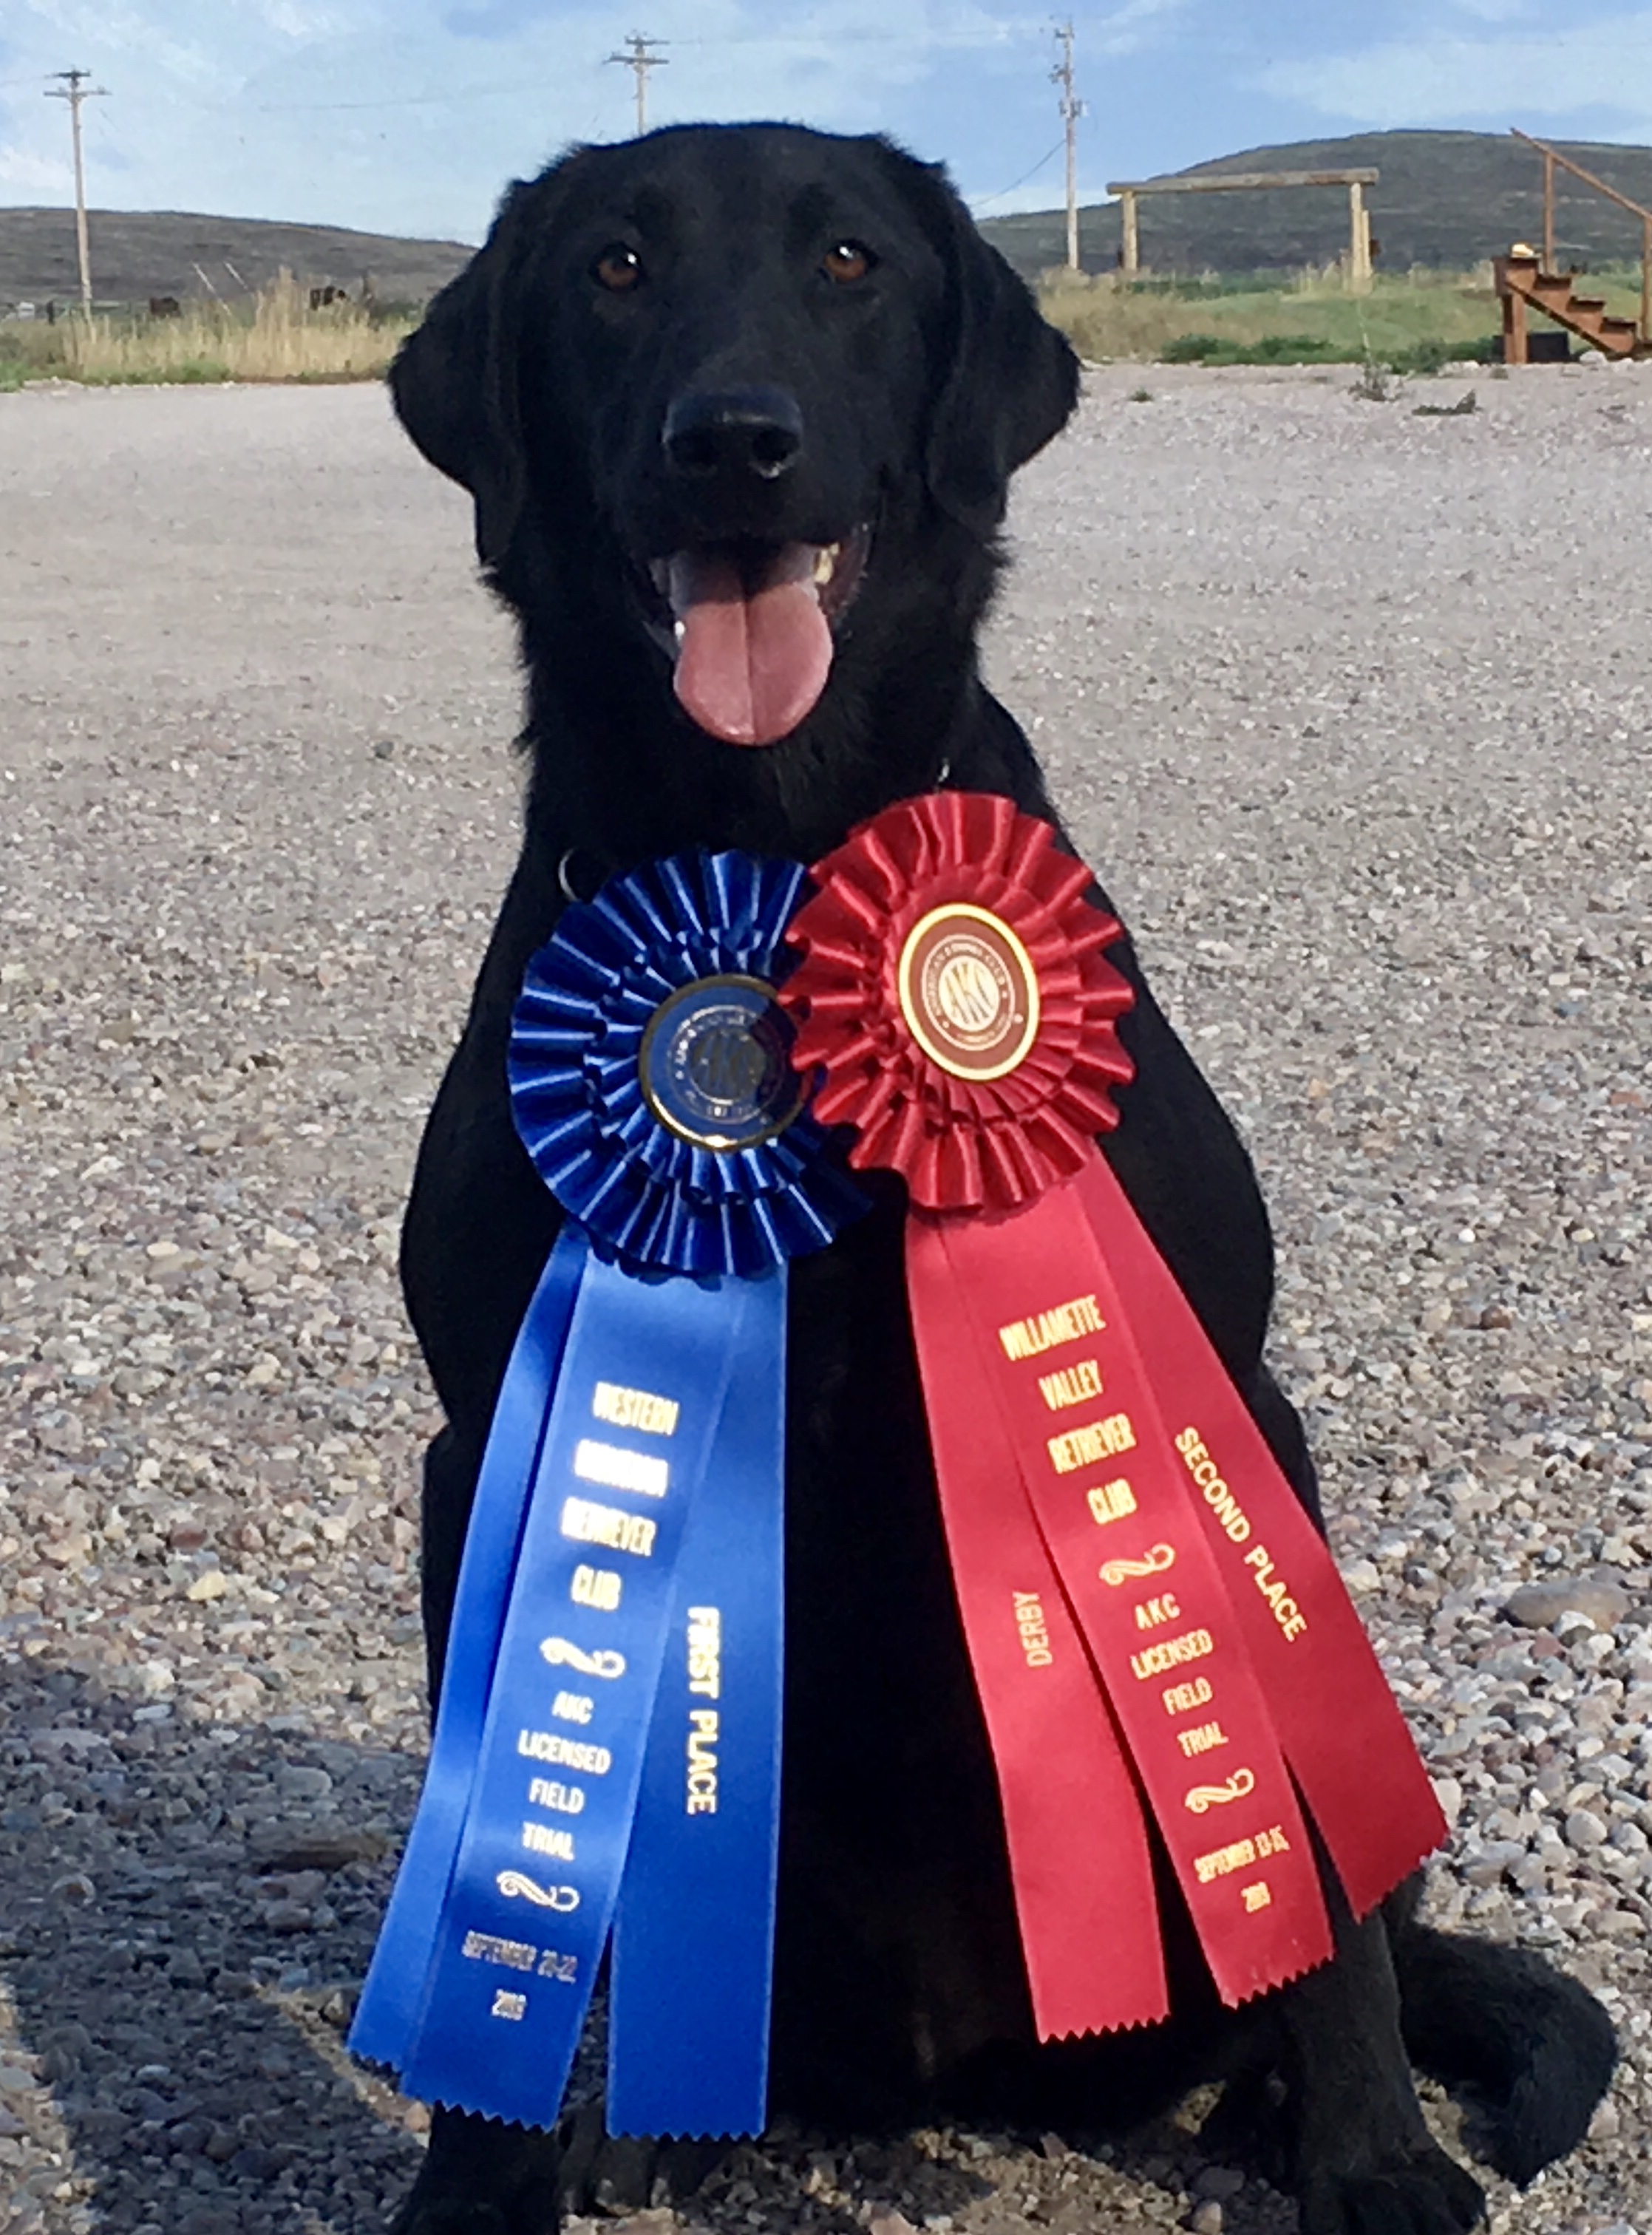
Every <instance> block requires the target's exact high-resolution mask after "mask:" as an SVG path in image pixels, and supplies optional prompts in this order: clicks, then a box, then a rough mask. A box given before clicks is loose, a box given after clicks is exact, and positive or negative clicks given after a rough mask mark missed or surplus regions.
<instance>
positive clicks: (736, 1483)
mask: <svg viewBox="0 0 1652 2235" xmlns="http://www.w3.org/2000/svg"><path fill="white" fill-rule="evenodd" d="M803 882H804V873H803V870H802V869H801V868H798V867H797V866H796V865H795V864H793V863H790V862H764V861H758V860H756V859H754V858H752V857H751V856H749V855H741V854H716V855H679V856H678V857H676V858H674V859H672V860H671V861H668V862H658V863H655V864H652V866H650V867H649V868H645V869H641V870H638V871H635V872H633V873H632V874H630V875H626V876H623V877H620V878H616V879H614V880H613V882H611V883H610V884H608V885H607V886H606V887H605V888H603V890H602V891H601V892H600V894H599V895H597V897H596V899H595V900H594V901H589V902H586V903H581V904H579V905H577V906H575V907H574V908H570V909H569V910H568V911H567V914H565V915H564V917H563V918H562V920H561V924H560V925H559V926H558V928H557V932H556V934H555V936H554V938H553V939H552V941H550V942H549V944H548V945H547V946H546V947H542V948H541V950H540V952H539V953H538V954H536V955H535V956H534V959H533V960H532V962H531V963H530V964H529V966H528V973H527V978H526V981H525V983H524V986H523V988H522V993H521V1000H520V1001H519V1003H518V1005H517V1009H516V1013H515V1020H514V1025H513V1030H512V1035H511V1050H510V1085H511V1095H512V1101H513V1106H514V1109H515V1118H516V1124H517V1130H518V1131H519V1133H520V1134H521V1138H522V1141H523V1144H524V1145H525V1146H526V1148H527V1150H528V1154H529V1156H530V1157H532V1159H533V1162H534V1166H535V1168H536V1170H538V1172H539V1173H540V1176H541V1178H543V1180H544V1181H545V1183H546V1184H547V1187H548V1188H549V1189H550V1190H551V1191H552V1193H553V1194H554V1195H555V1196H556V1197H557V1198H558V1200H559V1201H560V1202H561V1204H562V1205H563V1207H564V1209H566V1210H567V1213H568V1214H569V1216H568V1219H567V1223H566V1224H565V1226H564V1228H563V1230H562V1233H561V1236H560V1237H559V1239H558V1241H557V1243H556V1246H555V1249H554V1250H553V1252H552V1255H551V1257H550V1260H549V1262H548V1263H547V1267H546V1268H545V1272H544V1274H543V1275H542V1276H541V1281H540V1284H539V1287H538V1289H537V1290H536V1292H535V1294H534V1299H533V1301H532V1302H531V1303H530V1305H529V1307H528V1313H527V1315H526V1317H525V1318H524V1320H523V1322H522V1326H521V1331H520V1333H519V1334H518V1337H517V1340H516V1345H515V1350H514V1351H513V1353H512V1356H511V1360H510V1364H509V1367H508V1370H507V1373H506V1377H505V1381H504V1385H503V1387H502V1390H501V1393H500V1397H499V1400H498V1404H497V1406H496V1408H495V1415H494V1420H493V1426H492V1428H491V1431H490V1433H489V1437H488V1447H487V1452H486V1455H485V1457H484V1458H483V1462H482V1471H481V1476H480V1479H479V1482H478V1485H477V1491H476V1498H475V1506H474V1508H473V1511H472V1515H471V1519H470V1524H469V1533H468V1535H467V1537H466V1543H465V1552H464V1560H463V1564H462V1569H461V1573H460V1578H459V1586H458V1593H457V1597H456V1605H455V1611H454V1620H453V1627H452V1632H451V1642H450V1645H449V1654H448V1666H447V1670H446V1674H445V1675H444V1679H443V1690H442V1697H441V1701H440V1705H439V1707H438V1711H437V1716H436V1734H435V1738H434V1740H433V1743H432V1747H431V1755H430V1763H429V1769H428V1771H427V1773H426V1779H425V1788H424V1793H423V1797H422V1799H421V1800H420V1804H419V1810H418V1814H417V1816H416V1819H415V1822H414V1825H413V1829H412V1832H411V1833H410V1837H409V1840H408V1845H407V1849H406V1852H405V1853H404V1855H403V1860H402V1867H401V1871H400V1872H399V1874H398V1876H397V1883H396V1889H395V1891H394V1893H393V1895H392V1897H391V1901H390V1910H389V1912H388V1914H387V1916H386V1918H385V1921H384V1930H383V1931H382V1932H381V1934H380V1937H379V1943H378V1946H377V1950H376V1951H375V1953H374V1957H373V1963H372V1968H371V1970H370V1973H369V1975H368V1979H367V1983H366V1986H365V1988H364V1991H363V1995H362V2000H361V2004H360V2007H359V2009H358V2011H357V2018H356V2023H355V2026H354V2028H353V2029H352V2031H351V2047H352V2048H354V2049H355V2050H356V2052H357V2054H358V2055H362V2056H364V2057H368V2058H370V2059H372V2060H373V2061H376V2062H379V2063H383V2064H387V2065H389V2066H390V2067H391V2068H394V2069H395V2070H396V2071H397V2072H398V2073H399V2074H401V2077H402V2081H403V2086H404V2087H405V2088H407V2089H408V2091H409V2092H410V2094H414V2095H417V2096H422V2097H423V2098H425V2099H426V2100H427V2101H433V2102H441V2103H446V2104H449V2105H452V2106H455V2107H458V2108H462V2109H465V2110H470V2111H478V2112H482V2113H484V2114H487V2115H489V2116H492V2117H497V2118H502V2119H509V2120H516V2121H519V2122H520V2123H521V2124H523V2125H527V2126H535V2127H545V2126H549V2125H551V2124H552V2123H553V2122H554V2120H555V2118H556V2116H557V2114H558V2111H559V2109H560V2107H561V2100H562V2095H563V2092H564V2090H565V2088H566V2086H567V2075H568V2072H569V2069H570V2067H571V2065H572V2062H573V2059H574V2053H575V2050H576V2049H577V2048H578V2045H579V2041H580V2033H581V2030H582V2028H583V2025H584V2022H585V2017H586V2013H587V2009H588V2006H589V2002H590V1997H591V1990H592V1987H593V1983H594V1981H595V1977H596V1974H597V1970H598V1967H599V1965H600V1962H601V1959H602V1956H603V1954H604V1951H605V1950H606V1949H607V1948H608V1947H609V1943H610V1938H611V1937H612V1961H611V1969H610V1998H609V1999H610V2007H609V2075H608V2101H607V2121H608V2126H609V2129H610V2131H611V2132H613V2133H651V2134H666V2133H674V2134H739V2133H760V2132H761V2131H762V2128H763V2126H764V2117H765V2110H766V2092H767V2070H768V2034H769V2009H770V1987H771V1979H772V1963H773V1932H774V1901H775V1877H776V1867H777V1838H778V1820H779V1795H780V1706H781V1671H782V1613H783V1572H782V1536H783V1476H784V1414H783V1406H784V1387H785V1308H786V1307H785V1299H786V1264H787V1261H788V1260H789V1259H790V1258H791V1257H793V1256H796V1255H802V1254H803V1253H804V1252H806V1251H809V1250H812V1249H821V1248H823V1247H824V1246H825V1244H826V1243H827V1242H829V1241H830V1240H831V1239H832V1237H833V1235H835V1234H836V1232H837V1230H838V1229H839V1228H840V1227H841V1226H842V1224H844V1223H845V1222H847V1221H848V1220H849V1219H850V1218H852V1217H854V1216H857V1215H858V1213H859V1211H860V1210H861V1209H862V1207H863V1202H862V1196H860V1193H859V1191H858V1190H856V1189H855V1186H854V1185H853V1183H851V1182H850V1181H849V1179H848V1178H847V1177H846V1176H845V1175H844V1173H843V1171H842V1169H841V1165H840V1162H839V1160H838V1158H837V1157H836V1154H835V1152H834V1150H833V1149H832V1146H831V1144H830V1140H829V1136H828V1135H827V1134H826V1133H825V1132H823V1130H822V1129H821V1128H820V1127H819V1126H818V1125H816V1124H815V1123H814V1122H813V1120H812V1119H810V1117H809V1116H808V1115H807V1112H806V1110H805V1108H804V1102H805V1099H806V1097H805V1095H804V1093H803V1091H801V1090H800V1087H799V1084H798V1080H797V1078H796V1073H795V1072H794V1071H793V1069H792V1066H791V1064H790V1059H789V1055H790V1039H791V1027H790V1024H789V1023H788V1021H787V1019H785V1017H784V1016H783V1013H782V1012H781V1010H780V1009H779V1008H778V1007H777V1005H776V1002H775V999H774V994H775V988H776V985H777V981H778V980H779V978H781V977H783V976H784V975H785V973H786V972H787V970H788V969H789V967H790V956H789V955H788V954H786V952H785V950H784V949H783V947H782V945H781V941H782V938H783V933H784V931H785V928H786V926H787V924H788V922H789V921H790V918H791V916H792V914H793V913H794V911H795V909H796V906H797V903H798V901H799V899H800V897H801V894H802V888H803Z"/></svg>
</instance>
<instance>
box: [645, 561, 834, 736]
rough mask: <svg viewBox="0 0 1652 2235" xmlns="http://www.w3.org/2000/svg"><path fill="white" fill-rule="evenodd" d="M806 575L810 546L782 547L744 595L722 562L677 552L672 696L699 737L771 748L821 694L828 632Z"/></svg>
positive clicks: (828, 658) (828, 659)
mask: <svg viewBox="0 0 1652 2235" xmlns="http://www.w3.org/2000/svg"><path fill="white" fill-rule="evenodd" d="M814 569H815V549H814V546H813V545H812V544H809V543H788V544H786V545H784V546H783V548H782V549H781V550H780V552H779V553H778V554H777V557H776V559H775V560H774V562H773V564H772V565H771V566H770V568H769V570H768V573H767V574H766V576H765V577H764V580H763V581H762V582H761V583H760V584H759V585H758V586H757V587H756V588H755V589H752V590H750V591H748V590H747V588H746V586H745V583H744V580H743V579H742V577H741V573H740V569H739V567H737V565H736V564H735V562H734V561H733V560H732V559H730V558H728V557H726V556H724V555H723V554H718V553H716V552H710V551H679V552H678V554H677V556H676V557H675V558H674V559H673V560H672V562H671V602H672V613H674V614H675V615H676V617H677V620H678V624H679V626H680V627H681V629H682V640H681V643H680V645H679V646H678V655H677V696H678V699H679V700H680V701H681V703H682V705H684V707H685V709H686V710H687V711H688V712H689V713H690V714H691V715H692V717H693V718H694V720H695V721H696V722H698V724H699V726H700V727H701V729H702V730H709V731H710V732H711V735H712V736H713V737H721V738H723V739H724V742H725V743H727V744H731V745H772V744H775V743H776V741H777V739H778V738H781V737H789V736H790V733H791V732H792V731H794V730H795V729H796V726H797V724H799V722H801V721H802V720H803V717H804V716H805V715H806V714H807V713H808V712H809V710H810V707H811V706H812V705H814V703H815V701H816V699H817V698H819V696H820V694H821V692H822V691H823V690H824V689H825V687H826V677H827V674H828V672H829V670H830V668H831V664H832V632H831V629H830V627H829V626H828V624H827V620H826V616H825V615H824V614H823V613H822V612H821V609H820V600H819V598H818V597H817V596H816V591H815V582H814Z"/></svg>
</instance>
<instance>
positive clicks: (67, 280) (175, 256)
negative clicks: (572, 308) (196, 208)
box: [0, 209, 472, 304]
mask: <svg viewBox="0 0 1652 2235" xmlns="http://www.w3.org/2000/svg"><path fill="white" fill-rule="evenodd" d="M88 233H89V235H90V239H91V253H92V288H93V292H94V293H95V296H96V298H97V300H98V301H99V302H100V303H105V302H109V303H141V302H146V301H147V299H148V298H149V297H150V296H151V295H176V296H177V297H178V298H180V300H182V299H183V298H185V297H186V296H189V295H201V296H204V295H206V294H208V293H209V292H212V290H213V289H215V290H216V291H217V292H218V293H219V294H220V295H223V296H226V297H228V298H234V297H236V296H239V295H240V294H241V293H243V292H245V288H258V287H262V286H264V285H266V283H267V282H268V281H270V280H272V279H274V277H275V275H276V273H277V272H279V270H280V268H281V267H282V265H285V266H286V267H287V269H288V270H289V271H291V272H294V273H295V274H296V275H297V276H298V278H299V279H302V280H305V281H306V282H307V283H308V284H310V285H332V286H335V287H347V288H348V289H349V290H350V292H351V294H352V295H354V294H358V293H359V292H360V290H361V284H362V279H363V275H364V273H368V272H370V273H371V274H372V280H373V288H374V292H376V293H377V296H378V298H379V300H380V301H381V302H386V303H388V302H423V300H424V298H426V297H427V296H429V295H433V294H434V293H435V292H436V289H437V288H438V287H440V286H441V285H443V283H444V282H445V281H446V280H449V279H452V277H453V275H454V273H455V272H457V271H458V270H459V268H460V267H461V265H463V264H465V263H466V262H468V261H469V258H470V255H471V253H472V252H471V250H469V248H466V247H465V246H463V245H462V243H461V242H458V241H456V240H402V239H396V238H395V237H393V236H389V235H386V234H383V233H351V232H350V231H349V230H348V229H347V228H345V227H344V226H327V225H279V224H272V223H269V222H266V220H262V219H259V218H239V217H197V216H195V215H193V213H188V212H177V211H172V210H158V211H154V212H153V213H145V212H140V213H134V212H128V211H121V210H93V211H91V212H90V213H89V214H88ZM197 265H200V271H197V270H196V268H195V267H196V266H197ZM231 265H233V266H234V270H235V272H237V273H239V277H240V279H241V281H242V282H244V283H245V288H244V287H243V286H240V285H237V284H236V279H235V278H234V277H233V275H232V273H231V271H230V269H229V267H230V266H231ZM201 272H205V273H206V279H207V280H209V281H210V282H211V287H210V288H209V287H208V286H207V285H206V284H205V283H204V282H203V281H202V279H201V276H200V274H201ZM79 292H80V265H79V262H78V260H77V258H76V254H75V213H74V211H73V210H72V209H0V303H16V302H33V303H37V304H43V303H45V302H47V301H49V300H50V299H52V298H56V300H58V301H59V302H68V301H70V300H72V299H74V298H75V297H77V296H78V295H79Z"/></svg>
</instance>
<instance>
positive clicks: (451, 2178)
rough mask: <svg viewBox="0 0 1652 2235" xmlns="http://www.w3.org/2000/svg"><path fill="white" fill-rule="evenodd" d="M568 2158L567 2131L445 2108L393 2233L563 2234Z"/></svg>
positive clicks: (432, 2127)
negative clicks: (562, 2176)
mask: <svg viewBox="0 0 1652 2235" xmlns="http://www.w3.org/2000/svg"><path fill="white" fill-rule="evenodd" d="M562 2162H563V2147H562V2140H561V2136H560V2135H554V2134H546V2133H530V2132H529V2131H528V2129H526V2128H525V2127H508V2126H506V2125H504V2124H503V2123H502V2121H501V2120H497V2119H479V2118H476V2117H474V2116H473V2115H471V2114H469V2113H468V2112H463V2111H444V2110H438V2111H436V2113H435V2114H433V2116H432V2118H431V2120H430V2147H429V2150H428V2151H427V2152H426V2153H425V2160H424V2164H423V2168H422V2169H421V2171H420V2173H419V2177H418V2179H417V2180H416V2182H415V2183H414V2186H413V2193H412V2194H411V2195H410V2197H409V2198H408V2199H407V2202H406V2203H405V2204H404V2205H403V2206H402V2209H401V2211H400V2212H398V2213H397V2216H396V2219H395V2222H394V2224H393V2225H392V2226H391V2229H390V2235H556V2230H557V2226H558V2224H559V2220H560V2217H561V2214H560V2211H559V2204H560V2185H559V2179H558V2175H559V2173H560V2172H561V2166H562Z"/></svg>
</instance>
